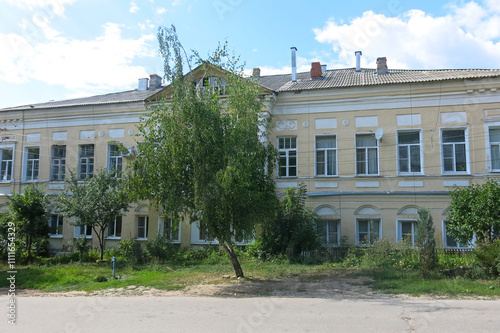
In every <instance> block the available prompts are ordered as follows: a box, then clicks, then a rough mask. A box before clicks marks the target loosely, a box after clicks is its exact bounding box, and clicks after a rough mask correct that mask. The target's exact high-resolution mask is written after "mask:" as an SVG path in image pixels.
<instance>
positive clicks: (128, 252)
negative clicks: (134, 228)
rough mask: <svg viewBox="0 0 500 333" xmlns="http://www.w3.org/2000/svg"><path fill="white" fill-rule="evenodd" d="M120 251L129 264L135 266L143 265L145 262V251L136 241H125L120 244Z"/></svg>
mask: <svg viewBox="0 0 500 333" xmlns="http://www.w3.org/2000/svg"><path fill="white" fill-rule="evenodd" d="M118 249H119V250H120V251H122V253H123V255H124V256H125V259H126V260H127V262H129V263H131V264H133V265H141V264H144V262H145V255H144V250H143V249H142V245H141V243H140V242H139V241H137V240H136V239H124V240H122V241H120V243H119V244H118Z"/></svg>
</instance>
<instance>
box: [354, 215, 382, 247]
mask: <svg viewBox="0 0 500 333" xmlns="http://www.w3.org/2000/svg"><path fill="white" fill-rule="evenodd" d="M356 226H357V233H356V242H357V244H358V245H362V244H373V242H374V241H376V240H377V239H379V238H380V236H381V235H380V227H381V223H380V219H358V220H357V221H356Z"/></svg>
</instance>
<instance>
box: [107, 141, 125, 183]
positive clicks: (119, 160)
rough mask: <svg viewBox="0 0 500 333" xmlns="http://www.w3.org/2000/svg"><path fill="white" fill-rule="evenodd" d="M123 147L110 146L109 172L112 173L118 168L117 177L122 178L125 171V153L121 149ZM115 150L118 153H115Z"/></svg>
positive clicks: (117, 144)
mask: <svg viewBox="0 0 500 333" xmlns="http://www.w3.org/2000/svg"><path fill="white" fill-rule="evenodd" d="M121 147H122V145H121V144H120V143H110V144H108V170H109V171H112V170H113V169H114V168H116V173H115V177H120V175H121V173H122V171H123V153H122V151H121V149H120V148H121ZM115 148H116V151H115V152H113V149H115ZM114 153H118V154H114Z"/></svg>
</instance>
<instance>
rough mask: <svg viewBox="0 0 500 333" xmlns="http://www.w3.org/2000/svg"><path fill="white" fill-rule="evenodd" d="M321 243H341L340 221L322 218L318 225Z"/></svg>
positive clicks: (336, 244)
mask: <svg viewBox="0 0 500 333" xmlns="http://www.w3.org/2000/svg"><path fill="white" fill-rule="evenodd" d="M316 228H317V232H318V235H319V238H320V243H321V245H333V246H338V245H340V221H339V220H322V221H321V220H320V221H319V222H318V224H317V225H316Z"/></svg>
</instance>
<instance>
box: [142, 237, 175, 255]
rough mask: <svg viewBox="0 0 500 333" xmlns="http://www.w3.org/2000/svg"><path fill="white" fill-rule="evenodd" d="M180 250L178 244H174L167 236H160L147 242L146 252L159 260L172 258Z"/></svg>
mask: <svg viewBox="0 0 500 333" xmlns="http://www.w3.org/2000/svg"><path fill="white" fill-rule="evenodd" d="M178 251H179V245H178V244H172V242H169V241H167V239H166V238H165V237H161V236H158V237H157V238H156V239H155V240H151V241H148V242H147V243H146V254H147V256H148V257H152V258H154V259H155V260H158V261H166V260H170V259H171V258H172V257H173V256H174V255H175V253H177V252H178Z"/></svg>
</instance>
